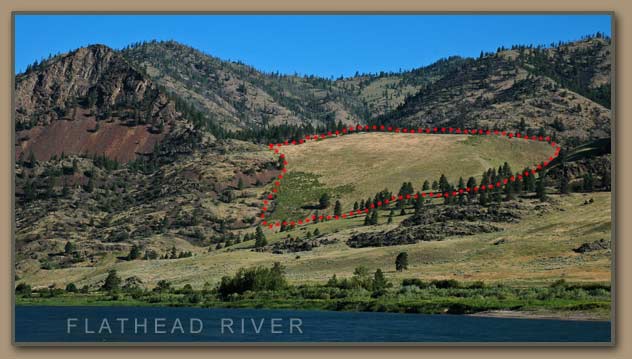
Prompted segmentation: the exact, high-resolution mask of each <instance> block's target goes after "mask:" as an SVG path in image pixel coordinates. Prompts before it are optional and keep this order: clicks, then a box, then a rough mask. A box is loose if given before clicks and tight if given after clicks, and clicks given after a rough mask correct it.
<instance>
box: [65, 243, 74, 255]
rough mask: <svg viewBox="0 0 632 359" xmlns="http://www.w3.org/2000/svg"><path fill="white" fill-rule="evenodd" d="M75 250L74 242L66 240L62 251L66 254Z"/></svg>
mask: <svg viewBox="0 0 632 359" xmlns="http://www.w3.org/2000/svg"><path fill="white" fill-rule="evenodd" d="M75 250H76V248H75V245H74V243H72V242H70V241H67V242H66V245H65V246H64V253H66V254H70V253H72V252H74V251H75Z"/></svg>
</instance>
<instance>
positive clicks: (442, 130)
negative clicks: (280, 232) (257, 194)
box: [259, 125, 561, 229]
mask: <svg viewBox="0 0 632 359" xmlns="http://www.w3.org/2000/svg"><path fill="white" fill-rule="evenodd" d="M372 131H374V132H393V133H405V134H470V135H484V136H490V135H495V136H502V137H507V138H509V139H512V138H515V139H524V140H528V141H546V142H548V143H549V144H550V145H551V146H552V147H553V148H555V153H554V154H553V155H552V156H550V157H549V158H548V160H545V161H542V162H540V163H538V164H535V165H534V168H533V169H532V170H531V171H525V172H524V173H522V174H519V175H518V180H522V178H523V177H527V176H530V175H535V174H536V173H537V172H539V171H541V170H542V169H544V167H546V166H548V165H549V163H550V162H551V161H553V159H554V158H555V157H557V156H558V155H559V153H560V149H561V147H560V146H559V144H557V143H555V142H553V141H552V140H551V137H550V136H528V135H526V134H524V135H523V134H520V133H513V132H508V131H500V130H487V129H486V130H483V129H469V130H468V129H461V128H453V127H449V128H446V127H434V128H432V129H431V128H417V129H414V128H399V127H392V126H384V125H380V126H377V125H373V126H369V125H364V126H362V125H357V126H350V127H348V128H343V129H342V130H337V131H329V132H327V133H322V134H317V135H307V136H305V138H304V139H299V140H298V141H297V140H291V141H290V140H286V141H284V142H283V143H277V144H274V143H271V144H269V145H268V147H269V149H270V150H271V151H274V153H275V154H278V155H279V160H280V161H281V160H282V161H283V169H282V173H281V174H280V175H279V176H278V178H277V179H276V180H275V181H274V186H273V188H272V191H271V192H269V193H265V194H264V200H263V204H262V206H261V213H260V214H259V218H260V219H261V224H262V225H263V226H264V227H266V226H267V227H268V228H269V229H274V227H281V225H284V226H300V225H305V224H309V223H310V222H314V221H316V219H317V218H316V215H311V216H308V217H305V218H301V219H298V220H291V221H290V220H286V221H283V222H280V221H277V222H273V223H268V222H267V221H266V220H265V218H266V212H267V211H268V209H269V205H270V203H271V201H273V200H274V199H275V197H276V194H277V193H278V191H279V188H280V187H281V180H282V179H283V177H284V174H285V173H287V166H288V161H287V158H286V156H285V154H283V153H281V151H280V149H281V147H283V146H296V145H302V144H304V143H306V142H308V141H318V140H324V139H327V138H332V137H339V136H344V135H347V134H353V133H357V132H372ZM515 180H516V177H515V175H511V176H510V177H507V178H503V179H502V180H501V181H498V182H496V183H495V184H494V183H491V184H488V185H482V186H475V187H473V188H470V187H465V188H458V189H455V190H454V191H452V192H443V193H442V192H433V191H428V192H422V193H421V197H423V198H425V197H429V198H441V197H445V198H448V197H450V196H460V195H466V194H469V193H471V192H474V193H478V192H479V191H489V190H493V189H495V188H496V187H500V188H502V187H503V185H507V183H509V182H515ZM411 198H414V199H418V198H419V195H418V194H414V195H406V196H401V195H400V196H392V197H391V199H390V200H389V199H386V200H384V202H381V201H379V202H377V207H381V206H383V205H388V204H389V203H395V202H397V201H401V200H404V199H411ZM373 208H376V206H375V204H374V203H371V204H370V205H369V208H365V209H358V210H353V211H349V212H347V213H343V214H342V215H340V216H337V215H333V214H321V215H320V216H319V217H318V220H319V221H320V222H322V221H330V220H340V219H349V218H353V217H356V216H359V215H363V214H366V213H369V211H370V210H371V209H373Z"/></svg>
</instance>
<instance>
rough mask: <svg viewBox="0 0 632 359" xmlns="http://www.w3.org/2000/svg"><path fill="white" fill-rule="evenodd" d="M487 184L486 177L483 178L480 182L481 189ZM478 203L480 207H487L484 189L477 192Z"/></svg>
mask: <svg viewBox="0 0 632 359" xmlns="http://www.w3.org/2000/svg"><path fill="white" fill-rule="evenodd" d="M488 184H489V181H488V180H487V176H483V179H482V180H481V187H482V186H487V185H488ZM478 203H479V204H480V205H481V206H486V205H487V190H484V189H482V188H481V189H479V191H478Z"/></svg>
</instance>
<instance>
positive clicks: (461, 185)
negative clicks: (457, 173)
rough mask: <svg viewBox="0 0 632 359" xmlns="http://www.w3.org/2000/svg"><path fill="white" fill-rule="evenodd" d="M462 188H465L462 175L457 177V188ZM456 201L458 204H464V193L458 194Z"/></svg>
mask: <svg viewBox="0 0 632 359" xmlns="http://www.w3.org/2000/svg"><path fill="white" fill-rule="evenodd" d="M463 188H465V182H464V181H463V177H459V185H458V189H463ZM457 203H458V204H459V205H463V204H465V195H459V197H458V199H457Z"/></svg>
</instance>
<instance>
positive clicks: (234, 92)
mask: <svg viewBox="0 0 632 359" xmlns="http://www.w3.org/2000/svg"><path fill="white" fill-rule="evenodd" d="M122 55H123V56H124V57H125V58H126V59H128V61H130V63H132V64H134V66H136V67H137V68H139V69H142V70H143V71H144V72H145V73H146V74H147V75H149V76H150V77H151V78H152V79H153V80H154V81H156V82H157V83H158V84H160V85H161V86H163V87H164V88H165V89H167V90H168V91H171V92H173V93H175V94H177V95H178V96H179V97H181V98H182V99H185V100H186V101H187V102H189V103H190V104H191V105H193V106H194V107H195V108H197V109H198V110H200V111H202V112H204V113H205V114H207V116H208V117H209V118H210V119H211V120H213V121H215V122H217V123H218V124H220V125H221V126H222V128H224V129H225V130H229V131H235V130H240V129H249V128H251V127H255V126H269V125H270V126H274V125H281V124H289V125H306V124H311V125H314V126H317V125H325V124H329V125H331V124H333V123H335V122H343V123H346V124H348V123H357V122H358V121H359V119H360V115H361V113H362V111H363V108H362V103H360V102H359V101H358V99H357V98H355V97H354V96H353V95H352V94H350V93H348V92H347V91H346V90H345V89H344V88H343V87H341V86H338V85H337V84H335V83H334V82H332V81H330V80H327V79H322V78H318V77H313V76H310V77H299V76H285V75H278V74H265V73H262V72H259V71H257V70H256V69H254V68H252V67H250V66H247V65H244V64H241V63H236V62H230V61H222V60H220V59H218V58H215V57H212V56H209V55H206V54H204V53H202V52H200V51H198V50H195V49H193V48H191V47H188V46H185V45H182V44H179V43H177V42H173V41H167V42H156V41H151V42H145V43H141V44H135V45H133V46H130V47H128V48H126V49H124V50H123V51H122Z"/></svg>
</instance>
